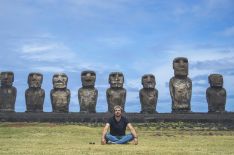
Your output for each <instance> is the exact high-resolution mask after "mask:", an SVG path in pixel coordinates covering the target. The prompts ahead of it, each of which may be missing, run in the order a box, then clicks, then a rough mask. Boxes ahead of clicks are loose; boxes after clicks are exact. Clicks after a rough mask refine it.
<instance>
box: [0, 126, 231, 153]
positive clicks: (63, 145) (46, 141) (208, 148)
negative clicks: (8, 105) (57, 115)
mask: <svg viewBox="0 0 234 155" xmlns="http://www.w3.org/2000/svg"><path fill="white" fill-rule="evenodd" d="M133 125H134V126H135V128H136V130H137V132H138V135H139V144H138V145H132V144H126V145H113V144H112V145H101V144H100V137H101V131H102V126H103V124H79V123H78V124H52V123H0V155H43V154H45V155H52V154H53V155H78V154H94V155H99V154H100V155H103V154H111V155H121V154H126V155H127V154H134V155H135V154H145V155H147V154H157V155H158V154H178V155H181V154H184V155H187V154H204V155H205V154H212V155H215V154H222V155H223V154H234V130H233V129H231V130H230V129H227V128H217V127H212V126H211V127H210V126H209V127H204V126H203V125H200V126H195V127H194V126H191V124H188V125H187V124H186V125H184V124H181V123H180V124H178V123H171V124H169V125H168V124H167V123H159V124H133ZM90 142H92V143H93V142H94V143H95V144H89V143H90Z"/></svg>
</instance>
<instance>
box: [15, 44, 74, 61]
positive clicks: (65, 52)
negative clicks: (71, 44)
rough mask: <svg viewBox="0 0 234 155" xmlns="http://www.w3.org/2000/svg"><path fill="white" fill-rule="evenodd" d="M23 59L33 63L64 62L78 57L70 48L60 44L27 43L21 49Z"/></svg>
mask: <svg viewBox="0 0 234 155" xmlns="http://www.w3.org/2000/svg"><path fill="white" fill-rule="evenodd" d="M20 52H21V57H22V58H24V59H27V60H32V61H45V62H63V61H69V60H72V61H74V59H75V58H76V57H77V56H76V54H75V53H74V52H72V51H71V50H70V49H69V48H68V47H66V46H65V45H64V44H62V43H58V42H39V43H34V42H32V43H26V44H23V45H22V47H21V50H20Z"/></svg>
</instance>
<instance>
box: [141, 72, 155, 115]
mask: <svg viewBox="0 0 234 155" xmlns="http://www.w3.org/2000/svg"><path fill="white" fill-rule="evenodd" d="M141 83H142V85H143V88H142V89H141V90H140V92H139V97H140V102H141V113H155V112H156V106H157V100H158V90H157V89H155V85H156V80H155V77H154V75H152V74H146V75H143V76H142V79H141Z"/></svg>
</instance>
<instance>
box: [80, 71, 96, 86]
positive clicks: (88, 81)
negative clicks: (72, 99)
mask: <svg viewBox="0 0 234 155" xmlns="http://www.w3.org/2000/svg"><path fill="white" fill-rule="evenodd" d="M81 81H82V86H83V87H94V85H95V81H96V73H95V72H94V71H83V72H82V73H81Z"/></svg>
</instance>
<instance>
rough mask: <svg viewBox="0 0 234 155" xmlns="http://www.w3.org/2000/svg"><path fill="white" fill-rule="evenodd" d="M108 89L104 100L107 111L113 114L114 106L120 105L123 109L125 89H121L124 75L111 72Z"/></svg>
mask: <svg viewBox="0 0 234 155" xmlns="http://www.w3.org/2000/svg"><path fill="white" fill-rule="evenodd" d="M109 84H110V88H108V89H107V91H106V99H107V103H108V111H109V112H111V113H113V112H114V111H113V110H114V106H116V105H120V106H121V107H122V108H123V111H124V107H125V101H126V89H125V88H123V84H124V75H123V73H121V72H112V73H110V75H109Z"/></svg>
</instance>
